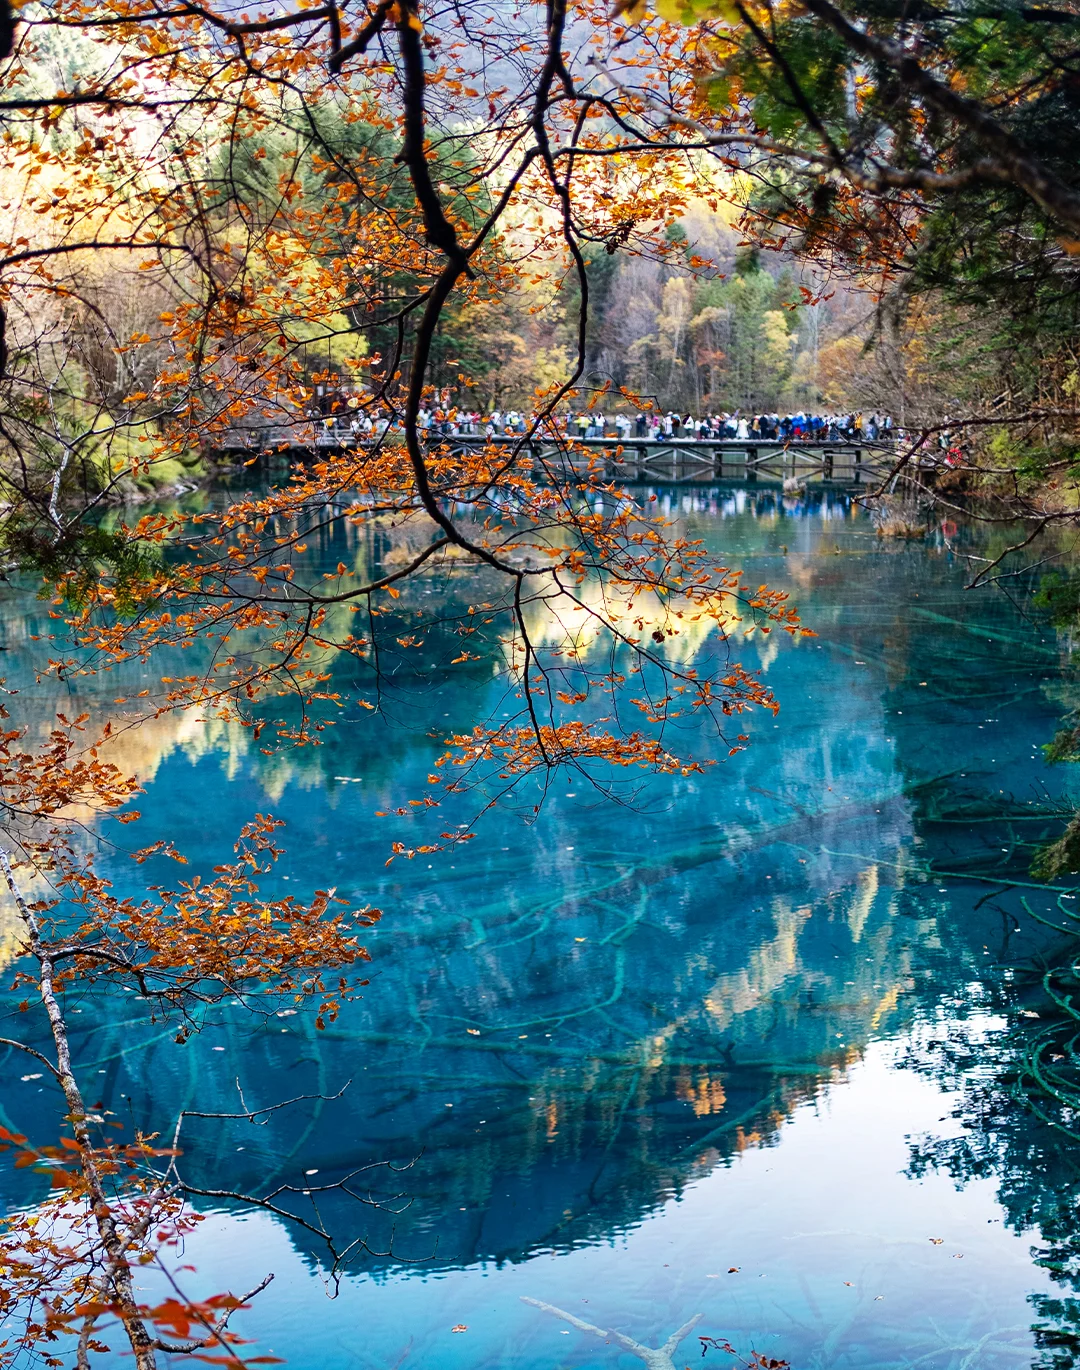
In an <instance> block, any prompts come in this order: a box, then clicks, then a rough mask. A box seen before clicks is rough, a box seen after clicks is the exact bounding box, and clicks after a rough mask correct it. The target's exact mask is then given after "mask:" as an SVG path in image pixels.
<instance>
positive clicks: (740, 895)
mask: <svg viewBox="0 0 1080 1370" xmlns="http://www.w3.org/2000/svg"><path fill="white" fill-rule="evenodd" d="M773 855H774V856H775V857H776V858H777V862H776V865H775V867H774V868H775V869H776V871H777V875H778V877H779V876H780V875H781V874H782V873H783V863H782V858H781V856H780V852H779V850H778V849H774V851H773ZM721 872H724V875H725V884H726V885H728V886H729V888H730V890H731V904H730V907H729V909H728V910H727V915H728V916H726V917H724V918H716V917H714V916H712V913H711V911H710V908H709V904H708V899H707V890H708V888H709V886H710V884H712V883H713V882H714V881H715V879H716V878H717V876H718V875H719V874H720V873H721ZM789 876H790V873H789ZM875 879H876V876H874V875H873V874H871V875H870V877H869V879H868V878H867V876H865V875H864V877H863V878H862V879H856V880H854V881H853V882H852V884H851V885H850V886H849V887H848V888H847V889H845V890H840V891H836V892H835V893H823V894H821V895H819V896H818V897H817V898H815V899H814V900H813V901H812V903H810V904H806V905H801V906H799V907H798V908H795V907H793V905H792V903H791V901H790V898H789V896H788V895H787V894H786V893H785V892H783V891H781V892H779V893H778V894H777V895H776V896H774V897H773V898H772V899H770V900H768V901H766V902H764V903H763V902H760V901H759V900H757V899H756V897H755V895H754V893H753V888H752V881H751V880H750V879H748V876H747V871H746V863H745V853H744V854H742V855H740V856H738V857H736V858H733V859H724V858H723V857H717V856H716V855H712V854H709V853H705V854H703V855H702V856H701V859H700V860H699V862H698V863H697V864H694V863H692V862H691V861H690V860H689V859H685V854H684V859H682V860H679V859H676V860H675V861H674V862H664V863H663V864H662V867H661V868H660V869H658V870H655V871H646V870H641V869H639V870H637V871H634V872H628V873H627V878H626V879H625V880H624V881H623V882H621V884H620V883H616V884H614V885H609V887H608V888H607V889H606V890H605V891H604V892H603V893H597V894H595V895H592V896H590V895H588V894H582V895H577V894H575V893H573V892H572V891H567V892H566V893H565V897H564V898H563V900H562V901H561V902H560V904H559V905H558V906H557V907H554V908H553V907H551V906H550V904H549V906H548V907H547V908H546V909H544V910H543V914H542V915H541V917H540V921H539V922H536V921H535V920H536V918H537V916H538V915H540V910H538V909H536V910H532V911H529V910H526V909H524V908H517V909H515V910H510V909H504V910H503V911H502V913H501V915H500V916H498V917H489V918H488V919H486V920H485V924H484V931H485V934H486V936H485V938H484V940H483V941H482V942H480V943H479V945H473V946H472V948H471V950H470V949H468V948H466V947H459V948H458V949H454V947H453V945H452V944H453V942H454V941H455V940H456V939H454V938H453V937H452V936H450V935H449V929H448V927H447V925H446V924H447V919H446V916H445V913H443V912H441V911H438V910H436V911H433V912H431V913H427V914H416V915H414V916H413V917H411V918H410V920H409V927H408V930H407V933H406V932H403V933H401V934H399V935H398V937H397V938H396V939H395V941H396V946H395V947H394V949H393V952H392V960H391V963H390V965H389V967H388V969H387V970H386V971H384V972H383V973H382V974H379V966H378V963H377V965H376V975H375V976H374V977H373V979H374V983H373V985H372V987H371V989H369V991H368V992H367V995H366V998H365V999H364V1000H363V1002H362V1003H361V1004H359V1005H357V1006H354V1007H353V1008H352V1009H350V1010H349V1011H348V1012H347V1014H346V1015H345V1017H344V1018H343V1020H342V1021H341V1022H340V1023H339V1024H337V1025H336V1026H335V1027H334V1028H333V1029H331V1030H329V1031H327V1032H325V1033H314V1032H312V1031H310V1029H309V1028H308V1027H305V1026H302V1025H300V1020H299V1019H298V1018H294V1017H286V1018H272V1019H271V1026H270V1027H269V1028H268V1029H266V1030H265V1031H260V1032H259V1033H257V1034H256V1035H255V1036H254V1037H251V1036H249V1035H248V1034H247V1032H246V1031H245V1030H244V1029H243V1028H241V1027H235V1028H234V1029H232V1030H224V1029H215V1028H209V1029H208V1030H207V1033H206V1036H205V1037H204V1039H203V1040H202V1042H201V1044H199V1045H195V1046H194V1047H193V1048H186V1049H184V1050H180V1049H178V1048H177V1047H176V1046H175V1044H174V1043H173V1042H172V1040H171V1034H170V1033H164V1034H160V1035H152V1034H147V1035H146V1036H144V1037H142V1038H141V1040H139V1042H138V1045H137V1046H136V1045H134V1044H133V1040H132V1036H131V1028H130V1026H129V1025H128V1022H126V1021H125V1022H122V1023H119V1024H114V1023H109V1022H99V1021H94V1022H93V1023H92V1024H91V1023H89V1022H88V1023H87V1024H86V1027H87V1032H88V1040H87V1041H86V1043H85V1044H84V1046H83V1053H84V1054H85V1055H86V1056H87V1057H88V1058H89V1059H90V1071H91V1078H93V1074H92V1073H93V1072H94V1071H97V1070H104V1071H105V1072H106V1075H105V1077H104V1080H103V1083H105V1082H107V1085H106V1088H105V1089H104V1090H103V1096H102V1097H103V1102H104V1103H105V1105H106V1106H107V1107H110V1108H112V1109H114V1110H115V1111H116V1112H117V1113H119V1114H121V1115H122V1114H124V1113H126V1112H127V1111H128V1110H129V1109H132V1110H133V1111H134V1115H135V1118H136V1119H139V1120H149V1119H150V1118H152V1117H155V1116H156V1117H157V1118H159V1119H160V1118H161V1116H162V1111H163V1110H165V1111H169V1110H171V1109H175V1108H176V1107H179V1106H183V1105H185V1104H186V1105H187V1106H191V1105H192V1103H193V1101H196V1100H197V1106H198V1107H199V1108H200V1109H204V1110H205V1109H220V1110H222V1111H228V1110H231V1109H233V1108H234V1106H235V1097H236V1096H235V1092H234V1085H233V1082H234V1080H236V1079H240V1080H241V1081H242V1083H243V1086H244V1090H245V1097H246V1098H247V1099H248V1100H249V1101H254V1100H258V1101H260V1102H270V1101H272V1100H273V1099H274V1098H275V1097H278V1096H283V1095H286V1094H292V1093H296V1092H300V1091H302V1090H318V1091H322V1092H325V1093H333V1092H335V1091H336V1090H337V1089H338V1088H339V1087H340V1085H341V1084H342V1083H344V1081H345V1080H346V1079H348V1078H350V1076H351V1077H352V1079H353V1084H352V1086H351V1087H350V1089H349V1090H348V1091H347V1092H346V1095H345V1096H344V1097H343V1099H341V1100H340V1101H337V1102H334V1103H327V1104H326V1105H324V1106H322V1107H321V1108H320V1109H319V1110H318V1113H317V1125H316V1126H315V1127H312V1119H311V1116H310V1115H309V1114H308V1113H307V1111H306V1110H300V1111H297V1112H296V1114H295V1115H294V1116H290V1117H286V1116H284V1115H276V1116H275V1117H274V1118H273V1119H272V1121H271V1123H270V1125H269V1126H268V1127H267V1128H265V1129H261V1128H260V1129H258V1130H257V1131H255V1130H253V1129H252V1128H251V1127H249V1126H247V1125H243V1126H239V1125H237V1124H214V1123H212V1122H205V1123H203V1124H200V1125H196V1126H197V1129H198V1130H197V1131H195V1130H194V1129H193V1133H192V1137H191V1138H189V1142H188V1147H189V1155H188V1158H187V1161H186V1167H187V1171H188V1173H189V1175H191V1176H192V1177H193V1178H195V1179H196V1180H197V1182H198V1183H200V1184H202V1185H204V1186H205V1185H210V1186H212V1187H215V1188H222V1187H223V1188H245V1187H248V1186H252V1185H257V1184H259V1183H260V1182H265V1181H266V1180H267V1178H268V1177H269V1176H270V1175H274V1174H280V1175H281V1176H289V1177H291V1178H294V1179H295V1178H298V1177H299V1175H300V1173H301V1172H302V1171H303V1170H306V1169H317V1170H318V1171H319V1173H320V1176H321V1177H323V1178H324V1179H325V1178H328V1177H329V1176H331V1175H332V1174H334V1173H335V1172H340V1171H341V1170H343V1169H345V1168H348V1167H352V1166H354V1165H357V1164H363V1163H367V1162H371V1161H376V1160H382V1159H393V1160H395V1161H398V1162H401V1161H404V1160H407V1159H408V1158H410V1157H412V1156H414V1155H417V1154H418V1153H421V1152H422V1154H421V1155H420V1158H419V1160H417V1162H416V1164H415V1165H414V1166H413V1168H412V1169H411V1170H410V1171H409V1172H408V1174H407V1175H405V1176H404V1177H402V1178H400V1179H398V1178H395V1179H394V1180H393V1185H394V1187H395V1188H402V1189H404V1190H406V1191H407V1192H408V1193H409V1194H410V1195H412V1196H413V1199H414V1203H413V1207H412V1208H411V1209H410V1210H409V1212H408V1213H407V1214H405V1215H404V1217H401V1218H398V1219H397V1220H396V1221H395V1222H394V1223H393V1224H392V1225H393V1226H394V1227H395V1228H396V1237H395V1251H396V1252H397V1253H398V1254H399V1255H400V1256H407V1257H419V1256H421V1255H426V1254H430V1250H431V1243H432V1238H433V1236H434V1235H436V1234H437V1235H438V1238H439V1241H438V1255H437V1259H438V1262H439V1263H445V1264H450V1265H456V1264H459V1263H460V1262H462V1261H472V1260H476V1259H485V1258H511V1259H515V1258H518V1257H521V1256H523V1255H526V1254H527V1253H529V1252H530V1251H533V1250H535V1249H536V1248H537V1247H546V1246H552V1245H554V1246H559V1247H562V1246H566V1245H567V1244H574V1243H577V1242H580V1241H585V1240H593V1239H595V1238H598V1237H600V1236H603V1235H604V1234H606V1233H609V1232H611V1231H612V1230H614V1229H619V1228H623V1227H625V1226H627V1225H632V1224H634V1223H635V1222H636V1221H638V1220H639V1219H640V1218H641V1217H642V1216H643V1214H644V1213H646V1212H647V1211H649V1210H650V1209H651V1208H653V1207H654V1206H655V1205H656V1204H658V1203H659V1202H661V1201H662V1200H663V1199H664V1198H666V1197H667V1196H669V1195H670V1194H671V1193H673V1192H678V1191H679V1190H680V1189H681V1188H682V1187H683V1186H684V1185H685V1184H686V1183H688V1182H689V1181H691V1180H692V1179H693V1178H694V1176H695V1175H697V1174H699V1173H701V1172H702V1170H703V1169H706V1170H707V1169H709V1168H711V1167H712V1166H714V1165H716V1164H718V1163H721V1162H722V1161H723V1160H724V1158H726V1157H727V1156H730V1155H731V1154H732V1152H734V1151H736V1150H739V1149H742V1148H745V1147H746V1146H753V1145H763V1144H769V1143H770V1141H771V1140H772V1139H773V1138H774V1136H775V1134H776V1131H777V1128H778V1127H779V1126H780V1125H781V1124H782V1122H783V1120H784V1119H785V1118H786V1117H787V1116H788V1115H789V1114H790V1113H791V1111H792V1110H793V1109H794V1108H795V1107H797V1106H798V1104H800V1103H801V1102H803V1101H806V1100H808V1099H811V1098H813V1097H814V1095H815V1094H816V1093H817V1092H818V1091H819V1089H820V1088H821V1087H822V1086H823V1085H824V1084H825V1083H827V1082H828V1081H829V1080H830V1079H832V1078H834V1077H835V1075H836V1073H837V1072H839V1071H842V1070H843V1068H844V1067H845V1065H846V1064H847V1063H848V1062H849V1061H850V1060H851V1059H853V1058H854V1057H856V1056H857V1055H858V1053H859V1051H860V1048H861V1046H862V1045H863V1044H864V1043H865V1042H866V1040H867V1038H868V1036H869V1034H870V1033H871V1031H872V1030H873V1026H874V1025H877V1026H880V1025H881V1024H882V1014H883V1010H882V1005H883V1003H884V1004H887V1005H891V1004H897V1005H898V1007H897V1008H896V1009H895V1010H894V1009H892V1008H886V1009H885V1010H884V1012H885V1013H886V1014H888V1015H889V1018H888V1021H887V1022H886V1023H885V1026H887V1027H895V1026H896V1025H897V1023H899V1022H900V1021H902V1020H903V1019H904V1018H905V1017H906V1016H908V1014H909V1013H910V1010H909V1009H905V1008H903V1007H902V1006H899V1005H902V1004H903V1002H904V1000H903V996H904V995H906V993H907V992H908V990H909V988H910V987H911V984H912V981H911V978H910V974H909V959H910V957H909V952H908V951H907V950H906V949H905V947H904V945H902V944H903V942H904V938H905V936H906V927H905V926H904V924H903V923H902V922H900V923H899V924H898V922H897V918H896V916H895V902H896V895H897V893H898V890H897V888H896V887H895V886H894V885H892V884H891V883H890V882H888V881H883V882H882V884H881V886H880V887H879V888H877V889H876V892H875V893H874V894H873V895H872V896H871V898H870V900H869V903H867V889H868V886H869V885H870V884H872V883H873V881H874V880H875ZM784 883H787V881H786V880H785V882H784ZM624 888H625V891H626V895H624V894H623V892H622V891H623V889H624ZM631 889H633V890H636V891H638V893H637V896H636V899H634V900H633V902H631V901H630V899H629V898H627V896H629V892H630V890H631ZM680 909H681V911H679V910H680ZM856 910H857V913H856V916H855V917H854V918H853V911H856ZM530 920H532V926H531V927H530V926H529V924H530ZM455 921H457V920H456V919H455ZM853 922H856V923H859V924H860V928H859V935H858V936H856V935H855V934H854V933H853V931H852V927H853ZM579 937H580V938H581V939H582V940H581V941H578V940H577V938H579ZM388 976H392V977H393V980H394V982H395V983H394V987H393V988H392V987H391V985H390V984H388V983H387V980H388ZM124 1016H125V1019H127V1018H128V1016H129V1015H127V1014H125V1015H124ZM218 1045H224V1047H225V1050H224V1051H220V1052H214V1051H212V1050H211V1049H210V1048H211V1047H212V1046H218ZM189 1071H190V1073H189ZM34 1097H35V1098H36V1096H34ZM166 1100H167V1101H168V1102H166ZM27 1102H28V1103H29V1102H32V1101H31V1100H29V1099H28V1101H27ZM18 1121H19V1124H20V1126H22V1127H24V1128H27V1127H29V1128H30V1129H31V1130H33V1127H34V1125H35V1120H34V1119H33V1118H32V1117H28V1116H27V1115H26V1114H23V1113H20V1115H19V1118H18ZM41 1125H42V1126H43V1125H44V1120H42V1123H41ZM196 1136H197V1137H198V1142H197V1143H195V1141H194V1138H195V1137H196ZM389 1182H390V1177H386V1179H383V1178H380V1177H378V1176H377V1177H376V1181H375V1183H376V1185H377V1186H380V1187H383V1186H385V1185H386V1184H388V1183H389ZM349 1207H350V1206H349V1205H347V1204H344V1203H342V1204H340V1205H338V1209H337V1212H336V1213H335V1212H334V1205H333V1204H330V1205H329V1207H328V1209H327V1211H328V1212H329V1213H330V1214H331V1215H333V1216H336V1217H337V1219H338V1222H339V1225H340V1226H342V1227H345V1226H346V1225H347V1224H348V1223H349V1222H351V1221H355V1214H352V1213H350V1212H349V1211H348V1209H349ZM364 1223H365V1227H366V1228H367V1230H368V1233H369V1236H370V1241H371V1245H372V1246H373V1247H374V1248H376V1249H382V1248H383V1244H384V1242H385V1241H386V1240H388V1236H389V1227H390V1226H391V1220H390V1219H389V1218H387V1219H385V1221H384V1220H383V1219H382V1218H380V1217H375V1218H374V1219H369V1218H367V1217H365V1219H364Z"/></svg>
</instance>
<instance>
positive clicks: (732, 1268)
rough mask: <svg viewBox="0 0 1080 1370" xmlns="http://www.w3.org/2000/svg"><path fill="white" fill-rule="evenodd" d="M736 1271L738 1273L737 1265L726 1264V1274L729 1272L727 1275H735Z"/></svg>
mask: <svg viewBox="0 0 1080 1370" xmlns="http://www.w3.org/2000/svg"><path fill="white" fill-rule="evenodd" d="M738 1273H739V1267H738V1266H737V1265H729V1266H728V1274H729V1275H737V1274H738Z"/></svg>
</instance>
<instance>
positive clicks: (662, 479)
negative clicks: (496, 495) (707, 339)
mask: <svg viewBox="0 0 1080 1370" xmlns="http://www.w3.org/2000/svg"><path fill="white" fill-rule="evenodd" d="M381 441H389V442H391V443H393V442H398V441H400V437H399V435H398V434H396V433H394V432H391V433H390V434H389V437H388V439H386V438H384V439H382V440H381ZM494 442H495V443H496V444H497V445H499V446H501V447H504V448H505V449H506V450H507V452H508V453H509V452H510V451H512V450H513V449H514V448H515V447H519V448H520V450H521V451H522V453H524V454H527V455H528V457H530V458H531V459H532V461H533V462H534V464H535V467H536V470H537V473H538V474H542V473H543V472H544V471H545V470H548V471H556V470H558V471H562V472H566V471H567V470H568V469H570V470H577V471H580V472H582V474H584V473H585V472H586V471H588V470H590V469H591V470H593V471H594V472H597V473H598V474H600V475H603V476H610V477H611V478H612V479H618V480H625V481H643V482H649V483H657V484H702V483H706V482H708V481H715V480H742V481H772V482H780V483H783V482H796V483H799V484H805V483H809V482H813V483H815V484H816V483H824V484H836V485H864V484H870V483H872V482H874V481H880V480H881V479H883V478H884V477H885V476H887V475H888V473H889V471H890V470H891V469H892V466H893V464H894V461H895V444H894V443H892V442H885V441H877V442H869V441H862V440H844V439H834V440H832V441H816V442H810V441H806V440H789V441H784V440H783V439H770V440H766V439H762V438H745V439H739V438H709V439H705V440H699V439H695V438H659V439H652V438H629V439H627V440H626V441H625V442H622V441H620V440H619V439H618V438H611V437H607V438H574V439H573V440H572V446H571V449H570V451H569V452H568V451H567V448H566V446H565V445H562V444H560V443H557V442H555V441H554V440H551V439H546V438H542V437H534V438H526V437H525V435H524V434H521V435H517V434H506V435H504V436H501V437H498V438H495V439H494ZM436 444H438V445H439V446H443V447H446V448H448V449H449V450H450V451H451V452H466V451H477V450H479V449H481V448H483V447H485V446H486V445H487V439H486V438H484V437H481V436H479V435H448V436H445V437H441V436H440V437H437V438H433V439H432V445H433V446H434V445H436ZM376 445H377V444H376V442H375V441H373V440H366V441H365V440H362V439H357V438H356V437H355V436H354V435H353V433H352V431H351V429H350V428H349V426H348V425H347V424H345V423H342V422H335V421H326V420H315V421H312V420H303V421H300V422H296V423H293V424H290V425H272V426H267V427H258V428H257V427H249V428H243V429H233V430H231V431H230V432H228V433H226V434H225V435H223V437H222V439H221V440H220V441H219V443H218V444H217V450H218V451H220V452H222V453H230V454H237V455H239V454H244V455H246V456H252V455H255V454H259V455H265V456H267V457H269V458H272V457H273V456H274V455H280V456H283V457H287V458H292V459H294V460H301V461H303V460H305V459H306V460H311V459H312V458H313V457H315V456H317V455H318V454H319V453H320V452H333V451H345V450H348V449H349V448H359V449H364V448H371V447H374V446H376Z"/></svg>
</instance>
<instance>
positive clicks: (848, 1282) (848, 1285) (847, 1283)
mask: <svg viewBox="0 0 1080 1370" xmlns="http://www.w3.org/2000/svg"><path fill="white" fill-rule="evenodd" d="M844 1283H845V1284H846V1285H847V1287H848V1288H849V1289H850V1288H851V1287H852V1285H851V1281H850V1280H845V1281H844Z"/></svg>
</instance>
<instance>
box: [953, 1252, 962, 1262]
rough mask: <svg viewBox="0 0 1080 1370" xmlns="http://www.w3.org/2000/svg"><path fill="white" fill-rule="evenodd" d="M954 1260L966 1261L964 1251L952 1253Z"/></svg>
mask: <svg viewBox="0 0 1080 1370" xmlns="http://www.w3.org/2000/svg"><path fill="white" fill-rule="evenodd" d="M952 1258H953V1260H954V1261H962V1260H963V1259H964V1253H963V1252H962V1251H954V1252H953V1253H952Z"/></svg>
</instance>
